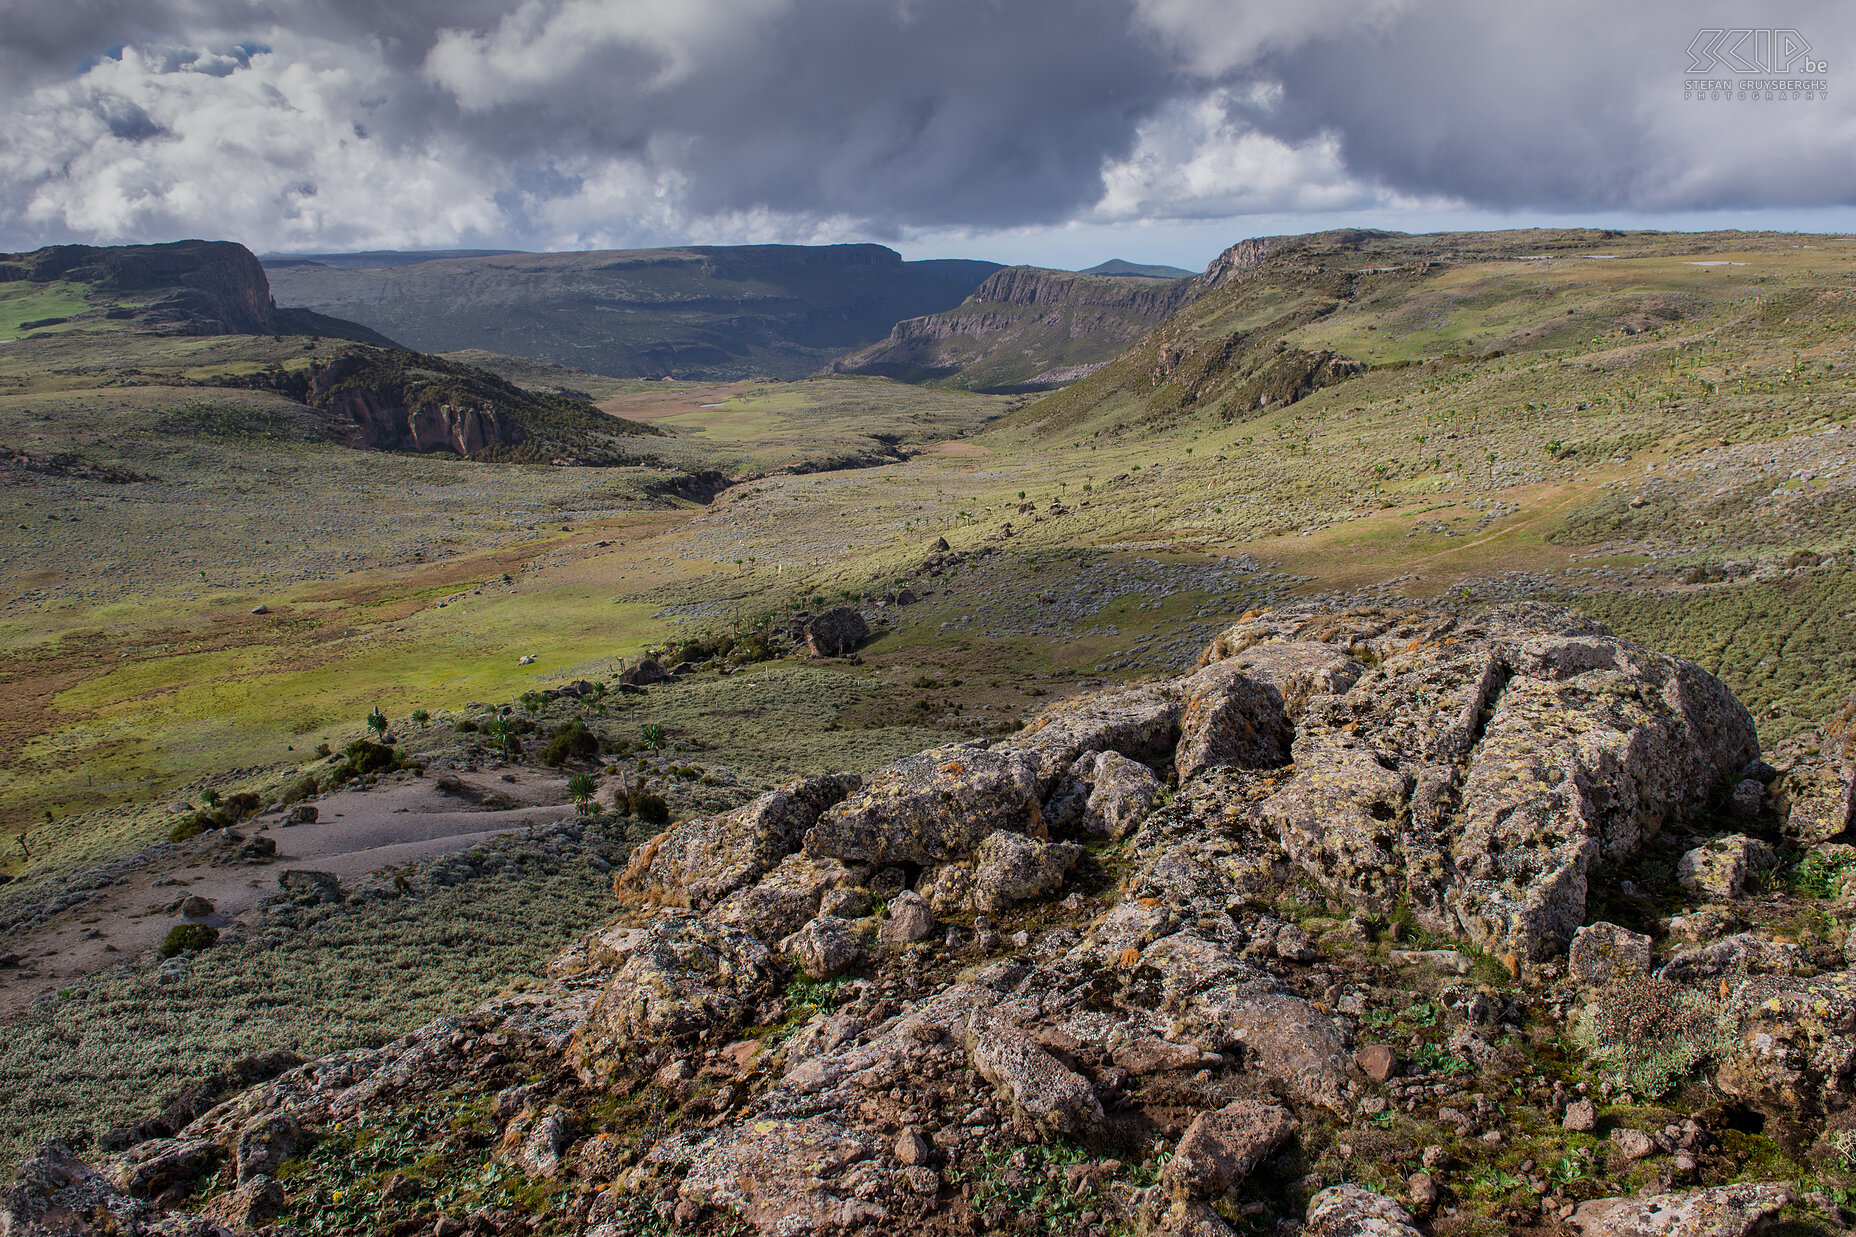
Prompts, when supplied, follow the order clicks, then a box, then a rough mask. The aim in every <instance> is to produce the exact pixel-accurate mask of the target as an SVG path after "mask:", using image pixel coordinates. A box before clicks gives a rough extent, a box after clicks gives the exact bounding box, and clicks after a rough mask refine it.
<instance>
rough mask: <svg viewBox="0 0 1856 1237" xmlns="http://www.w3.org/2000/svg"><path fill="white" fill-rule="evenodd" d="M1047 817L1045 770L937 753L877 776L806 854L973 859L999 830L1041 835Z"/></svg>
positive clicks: (815, 832) (996, 754)
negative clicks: (1041, 775) (1041, 773)
mask: <svg viewBox="0 0 1856 1237" xmlns="http://www.w3.org/2000/svg"><path fill="white" fill-rule="evenodd" d="M1042 817H1043V810H1042V805H1041V803H1040V801H1039V785H1038V768H1037V765H1036V763H1035V762H1034V761H1033V760H1031V759H1030V758H1028V757H1027V756H1025V755H1022V754H1020V753H1017V752H1000V751H987V750H984V749H981V748H973V747H942V748H935V749H933V750H931V751H926V752H922V753H920V754H918V755H915V756H910V757H908V758H907V759H904V760H899V761H897V762H896V763H895V764H892V765H888V766H886V767H884V768H882V769H878V770H877V771H876V772H875V773H872V774H871V775H870V777H869V779H868V780H867V781H866V782H865V783H864V785H863V786H862V787H861V788H860V789H858V790H856V791H854V792H853V793H852V794H850V795H849V796H848V797H847V798H846V799H845V800H844V802H842V803H840V804H838V805H837V806H835V807H833V808H831V809H830V810H829V811H827V812H825V813H823V814H822V815H821V816H820V817H819V818H818V823H817V824H815V825H813V826H812V829H811V831H810V832H809V833H807V834H806V839H805V853H806V854H807V855H809V856H811V857H812V858H815V859H837V860H841V861H843V862H845V863H850V864H870V865H875V866H884V865H888V864H895V863H917V864H924V865H926V864H937V863H945V862H947V861H949V860H957V859H965V858H968V857H969V856H970V855H971V854H972V853H973V851H974V850H975V849H976V848H977V847H978V846H979V844H980V842H981V841H982V840H983V839H985V838H986V837H987V836H988V835H990V834H992V833H993V832H995V831H997V830H1001V829H1005V830H1010V831H1013V832H1017V833H1025V832H1028V831H1031V830H1034V829H1036V828H1038V826H1039V824H1040V822H1041V820H1042Z"/></svg>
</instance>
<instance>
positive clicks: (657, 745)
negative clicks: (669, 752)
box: [638, 722, 670, 752]
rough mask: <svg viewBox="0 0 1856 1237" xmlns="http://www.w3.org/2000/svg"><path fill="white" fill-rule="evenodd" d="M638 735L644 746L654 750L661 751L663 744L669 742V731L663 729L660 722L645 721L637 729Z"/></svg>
mask: <svg viewBox="0 0 1856 1237" xmlns="http://www.w3.org/2000/svg"><path fill="white" fill-rule="evenodd" d="M638 737H639V738H640V740H642V741H643V743H644V745H645V746H646V747H648V748H650V749H651V750H652V751H654V752H661V751H663V750H664V745H665V744H666V743H668V742H670V732H669V731H668V730H666V729H664V723H662V722H647V723H646V724H645V726H644V727H643V729H641V730H640V731H639V735H638Z"/></svg>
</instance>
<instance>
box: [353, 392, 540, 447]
mask: <svg viewBox="0 0 1856 1237" xmlns="http://www.w3.org/2000/svg"><path fill="white" fill-rule="evenodd" d="M327 407H328V408H329V410H330V411H331V412H333V413H335V414H336V416H338V417H340V418H342V419H343V420H344V421H345V422H347V423H349V424H351V425H353V426H354V428H355V430H356V431H357V432H358V433H359V435H360V438H361V442H362V445H364V446H368V447H372V448H374V449H375V450H380V451H421V452H423V451H451V452H454V453H456V454H458V455H472V454H475V453H476V452H479V451H482V450H483V449H484V448H486V447H491V446H497V445H513V444H515V443H519V442H521V441H522V439H523V434H522V431H521V428H520V427H518V426H515V425H511V424H509V423H508V422H507V421H506V420H504V419H503V418H501V417H499V416H498V415H497V413H496V410H495V409H492V408H459V407H455V406H453V405H451V404H433V405H429V406H427V407H423V408H408V407H406V406H405V405H404V404H402V403H400V402H398V401H396V400H395V399H394V398H393V397H392V396H391V395H390V394H387V393H384V392H380V391H374V390H346V391H339V392H336V393H334V394H332V395H330V396H329V397H328V400H327Z"/></svg>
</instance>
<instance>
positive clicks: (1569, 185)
mask: <svg viewBox="0 0 1856 1237" xmlns="http://www.w3.org/2000/svg"><path fill="white" fill-rule="evenodd" d="M1775 26H1777V27H1790V28H1793V29H1795V30H1797V31H1798V33H1799V35H1800V36H1801V37H1803V38H1804V39H1805V40H1806V41H1807V42H1808V43H1810V44H1811V51H1810V53H1809V55H1808V58H1810V59H1815V60H1822V59H1825V58H1829V59H1830V60H1831V61H1832V62H1833V65H1832V68H1831V69H1830V70H1828V71H1826V72H1818V73H1807V72H1805V71H1804V67H1803V60H1802V59H1800V60H1797V61H1794V62H1793V64H1792V66H1791V71H1789V72H1783V73H1780V74H1778V76H1779V77H1781V78H1783V79H1788V80H1789V79H1805V80H1811V79H1825V78H1831V79H1834V80H1833V81H1832V91H1831V98H1832V99H1836V100H1838V101H1837V102H1835V103H1833V102H1831V101H1830V99H1825V98H1822V97H1819V98H1816V99H1810V98H1784V97H1775V98H1773V99H1770V100H1768V99H1765V98H1763V97H1759V98H1743V97H1734V98H1718V97H1714V96H1713V95H1709V96H1708V97H1706V98H1702V97H1688V98H1685V97H1684V86H1685V84H1686V83H1687V81H1688V77H1687V73H1686V70H1688V69H1689V67H1690V64H1691V58H1690V56H1689V54H1688V52H1687V48H1688V47H1689V45H1690V44H1691V43H1693V42H1694V41H1695V40H1696V36H1697V34H1698V32H1699V31H1701V30H1703V29H1704V28H1710V27H1712V28H1716V29H1722V30H1727V29H1732V28H1735V27H1740V28H1755V27H1757V28H1764V29H1767V30H1769V29H1771V28H1772V27H1775ZM1851 30H1852V23H1851V22H1850V21H1849V14H1848V11H1847V9H1842V10H1839V8H1838V7H1837V6H1834V5H1830V4H1823V3H1804V4H1792V5H1788V6H1786V7H1785V9H1784V10H1783V11H1782V12H1780V11H1777V10H1775V9H1774V8H1773V6H1770V5H1760V4H1750V3H1745V2H1742V0H1735V2H1731V3H1725V4H1722V3H1711V4H1700V5H1697V4H1680V5H1675V4H1650V5H1617V4H1610V3H1602V4H1601V3H1590V2H1588V0H1572V2H1562V3H1558V4H1551V5H1546V4H1512V5H1510V4H1490V3H1486V0H1433V2H1429V3H1424V4H1413V5H1402V6H1399V10H1398V12H1397V13H1396V15H1395V16H1393V17H1391V18H1390V19H1388V20H1383V21H1371V22H1358V23H1350V22H1336V23H1333V24H1331V25H1328V26H1326V27H1324V28H1321V29H1317V30H1311V31H1309V32H1308V33H1307V34H1306V36H1305V37H1303V38H1302V39H1300V40H1299V41H1297V42H1296V43H1294V44H1293V45H1292V46H1289V47H1286V48H1279V49H1272V50H1269V51H1266V52H1264V53H1262V54H1260V55H1258V56H1257V57H1256V58H1255V59H1254V60H1252V61H1251V62H1249V63H1248V64H1246V65H1244V66H1243V67H1242V69H1241V74H1242V75H1243V76H1246V77H1249V78H1252V79H1254V80H1265V81H1270V82H1274V83H1277V84H1278V85H1279V86H1280V94H1279V95H1278V96H1277V102H1275V103H1274V105H1273V106H1269V107H1260V108H1250V109H1244V115H1245V117H1246V119H1248V120H1249V121H1250V122H1252V123H1254V124H1256V125H1257V126H1258V127H1259V128H1260V129H1262V130H1263V131H1265V132H1268V133H1271V134H1273V135H1275V136H1278V137H1280V138H1282V139H1284V140H1285V141H1288V142H1292V143H1293V142H1301V141H1306V140H1308V139H1310V138H1312V137H1313V136H1315V135H1317V134H1321V133H1330V134H1334V135H1336V136H1337V137H1338V138H1339V139H1340V142H1341V152H1342V157H1343V159H1344V161H1345V163H1346V166H1347V167H1348V169H1349V170H1350V171H1352V172H1353V173H1354V174H1356V175H1358V176H1360V177H1363V178H1366V179H1368V180H1371V181H1373V182H1376V183H1379V184H1382V185H1385V186H1388V187H1390V188H1393V189H1395V190H1400V191H1403V192H1407V193H1413V194H1442V195H1446V196H1449V197H1452V198H1456V199H1459V200H1462V201H1465V202H1469V203H1473V204H1476V205H1481V206H1492V207H1497V208H1503V209H1516V208H1534V209H1549V210H1555V209H1559V210H1577V209H1583V208H1592V207H1633V208H1643V209H1678V210H1685V209H1709V208H1758V207H1761V206H1770V205H1774V204H1784V205H1794V206H1822V205H1837V204H1848V203H1851V202H1852V201H1856V160H1853V159H1852V158H1851V155H1852V154H1853V153H1856V151H1852V148H1851V140H1852V131H1851V126H1850V115H1851V113H1850V111H1849V109H1848V108H1847V107H1846V106H1845V105H1844V104H1843V103H1842V102H1841V99H1842V94H1843V91H1844V90H1846V89H1847V88H1848V86H1849V85H1850V84H1851V82H1852V74H1851V73H1850V72H1849V70H1850V69H1851V68H1856V65H1852V62H1851V59H1850V56H1849V52H1850V50H1851V47H1850V44H1851V39H1850V34H1851ZM1740 41H1741V42H1742V43H1743V44H1745V45H1746V46H1751V45H1752V44H1753V43H1754V42H1756V41H1757V38H1756V37H1755V36H1740ZM1707 42H1708V40H1704V41H1703V45H1704V46H1705V45H1706V43H1707ZM1836 66H1842V71H1839V70H1838V69H1837V67H1836ZM1744 67H1746V66H1744V65H1743V66H1742V68H1744ZM1705 76H1706V77H1707V78H1708V79H1709V80H1718V79H1731V80H1733V81H1735V82H1736V83H1737V82H1738V81H1740V80H1741V79H1743V78H1745V77H1747V76H1748V75H1747V74H1745V73H1742V72H1736V71H1734V70H1733V68H1732V67H1730V66H1729V65H1727V64H1725V63H1723V64H1721V65H1720V66H1718V67H1717V68H1716V70H1715V71H1712V72H1710V73H1708V74H1706V75H1705ZM1754 76H1758V77H1764V76H1766V75H1764V74H1756V75H1754ZM1735 93H1736V96H1738V92H1737V91H1736V92H1735Z"/></svg>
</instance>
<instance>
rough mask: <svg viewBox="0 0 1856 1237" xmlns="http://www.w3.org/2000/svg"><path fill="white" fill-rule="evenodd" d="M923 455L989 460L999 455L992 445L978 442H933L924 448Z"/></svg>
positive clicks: (951, 458)
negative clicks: (983, 445)
mask: <svg viewBox="0 0 1856 1237" xmlns="http://www.w3.org/2000/svg"><path fill="white" fill-rule="evenodd" d="M922 454H923V455H938V456H941V457H942V458H943V459H950V460H987V459H991V458H992V457H993V456H995V455H997V454H998V452H996V451H994V450H993V449H992V448H991V447H982V446H980V445H979V444H978V443H977V442H958V441H953V440H950V441H947V442H931V443H929V444H928V445H927V446H926V447H925V448H923V450H922Z"/></svg>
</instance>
